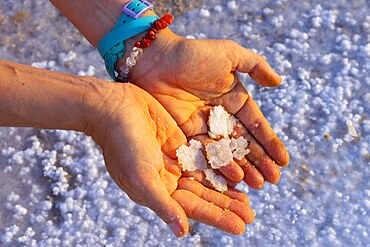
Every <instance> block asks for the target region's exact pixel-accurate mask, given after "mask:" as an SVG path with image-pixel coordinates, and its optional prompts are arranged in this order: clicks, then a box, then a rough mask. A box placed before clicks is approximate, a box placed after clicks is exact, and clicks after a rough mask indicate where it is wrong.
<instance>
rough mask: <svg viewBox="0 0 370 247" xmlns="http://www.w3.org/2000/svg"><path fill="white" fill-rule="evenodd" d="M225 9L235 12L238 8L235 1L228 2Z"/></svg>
mask: <svg viewBox="0 0 370 247" xmlns="http://www.w3.org/2000/svg"><path fill="white" fill-rule="evenodd" d="M227 8H228V9H230V10H236V9H237V8H238V6H237V5H236V2H235V1H229V2H228V3H227Z"/></svg>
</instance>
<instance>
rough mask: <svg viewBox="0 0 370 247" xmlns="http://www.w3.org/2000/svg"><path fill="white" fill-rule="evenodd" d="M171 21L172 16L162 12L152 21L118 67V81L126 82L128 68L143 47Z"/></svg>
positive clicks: (141, 51)
mask: <svg viewBox="0 0 370 247" xmlns="http://www.w3.org/2000/svg"><path fill="white" fill-rule="evenodd" d="M172 22H173V16H172V15H170V14H164V15H163V17H162V18H160V19H159V20H156V21H154V22H153V24H152V27H151V28H150V29H149V30H148V33H147V34H146V35H145V37H143V38H142V39H141V41H137V42H136V43H135V46H134V47H133V49H132V52H131V54H130V56H129V57H127V58H126V63H125V64H123V65H122V66H121V67H120V68H119V77H118V79H119V80H120V81H124V82H127V81H128V77H129V73H130V69H131V68H132V67H133V66H135V64H136V61H137V59H138V57H139V56H140V55H141V54H142V53H143V49H144V48H147V47H149V46H150V43H151V42H152V41H153V40H154V39H155V35H156V33H158V31H160V30H162V29H165V28H166V27H168V26H169V25H170V24H171V23H172Z"/></svg>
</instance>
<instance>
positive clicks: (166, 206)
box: [146, 182, 189, 237]
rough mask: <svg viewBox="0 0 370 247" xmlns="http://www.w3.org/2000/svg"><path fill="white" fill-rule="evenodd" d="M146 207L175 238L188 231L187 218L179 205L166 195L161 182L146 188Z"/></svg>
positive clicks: (182, 235)
mask: <svg viewBox="0 0 370 247" xmlns="http://www.w3.org/2000/svg"><path fill="white" fill-rule="evenodd" d="M146 194H147V198H146V201H147V203H146V206H148V207H149V208H150V209H152V210H153V211H154V212H155V213H156V214H157V215H158V216H159V217H160V218H161V219H162V220H163V221H164V222H165V223H166V224H167V225H168V226H169V228H170V229H171V231H172V232H173V234H175V236H176V237H184V236H185V235H186V234H187V233H188V231H189V223H188V218H187V216H186V214H185V211H184V210H183V208H182V207H181V205H180V204H179V203H178V202H177V201H176V200H175V199H173V198H172V197H171V196H170V194H169V193H168V191H167V189H166V187H165V185H164V184H163V183H162V182H159V183H158V182H156V183H154V184H153V185H152V186H147V193H146Z"/></svg>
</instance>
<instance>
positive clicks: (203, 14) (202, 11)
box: [199, 9, 211, 18]
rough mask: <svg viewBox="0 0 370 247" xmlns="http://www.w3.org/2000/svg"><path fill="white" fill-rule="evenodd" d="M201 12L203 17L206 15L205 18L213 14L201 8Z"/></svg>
mask: <svg viewBox="0 0 370 247" xmlns="http://www.w3.org/2000/svg"><path fill="white" fill-rule="evenodd" d="M199 14H200V16H201V17H205V18H207V17H210V16H211V13H209V11H208V10H207V9H201V10H200V11H199Z"/></svg>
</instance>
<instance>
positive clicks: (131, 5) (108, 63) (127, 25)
mask: <svg viewBox="0 0 370 247" xmlns="http://www.w3.org/2000/svg"><path fill="white" fill-rule="evenodd" d="M152 8H153V5H152V4H151V3H149V2H148V1H145V0H132V1H130V2H128V3H127V4H126V5H125V6H124V7H123V8H122V11H123V14H122V15H121V17H120V18H119V19H118V21H117V23H116V24H115V26H114V28H113V29H112V30H111V31H110V32H109V33H108V34H106V35H105V36H104V37H103V38H102V39H101V40H100V41H99V43H98V45H97V49H98V51H99V54H100V55H101V56H102V58H103V59H104V62H105V67H106V70H107V72H108V74H109V75H110V76H111V77H112V79H114V80H115V81H116V80H117V77H116V73H115V64H116V62H117V61H118V59H120V58H122V57H123V54H124V52H125V44H124V41H125V40H127V39H129V38H131V37H134V36H136V35H138V34H139V33H142V32H144V31H146V30H148V29H149V28H150V27H151V25H152V23H153V21H155V20H158V19H159V18H158V17H157V16H145V17H142V18H139V17H141V16H142V15H143V14H144V13H145V12H146V11H148V10H150V9H152Z"/></svg>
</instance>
